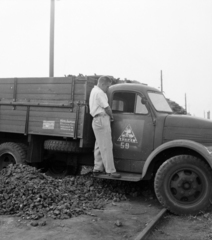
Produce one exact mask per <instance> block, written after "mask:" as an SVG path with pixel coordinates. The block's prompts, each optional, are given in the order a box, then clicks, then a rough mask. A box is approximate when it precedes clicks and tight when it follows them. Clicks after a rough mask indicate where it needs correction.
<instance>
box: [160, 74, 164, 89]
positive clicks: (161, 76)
mask: <svg viewBox="0 0 212 240" xmlns="http://www.w3.org/2000/svg"><path fill="white" fill-rule="evenodd" d="M160 84H161V87H160V89H161V92H162V93H163V73H162V70H160Z"/></svg>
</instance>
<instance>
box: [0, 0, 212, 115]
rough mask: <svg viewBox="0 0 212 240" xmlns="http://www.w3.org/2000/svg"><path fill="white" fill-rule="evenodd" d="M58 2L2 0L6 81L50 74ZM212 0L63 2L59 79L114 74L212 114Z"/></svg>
mask: <svg viewBox="0 0 212 240" xmlns="http://www.w3.org/2000/svg"><path fill="white" fill-rule="evenodd" d="M50 2H51V1H50V0H0V78H7V77H8V78H11V77H12V78H13V77H17V78H21V77H48V76H49V42H50ZM211 13H212V0H55V45H54V55H55V56H54V57H55V58H54V59H55V60H54V76H55V77H61V76H65V75H68V74H71V75H78V74H79V73H81V74H84V75H92V74H94V73H95V74H98V75H112V76H114V77H115V78H120V79H125V78H126V79H129V80H137V81H139V82H141V83H146V84H148V85H149V86H152V87H155V88H157V89H161V71H162V75H163V91H164V95H165V96H166V97H167V98H169V99H171V100H172V101H175V102H176V103H178V104H179V105H181V106H182V107H184V108H185V95H186V99H187V110H188V112H189V113H190V114H191V115H193V116H197V117H206V116H207V112H208V111H210V112H211V118H212V14H211Z"/></svg>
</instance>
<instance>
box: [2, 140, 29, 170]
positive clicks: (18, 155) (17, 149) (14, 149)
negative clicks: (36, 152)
mask: <svg viewBox="0 0 212 240" xmlns="http://www.w3.org/2000/svg"><path fill="white" fill-rule="evenodd" d="M25 161H26V152H25V150H24V149H23V148H22V147H21V146H20V145H19V144H17V143H13V142H7V143H2V144H1V145H0V170H2V169H3V168H5V167H7V166H8V165H9V164H16V163H22V164H24V163H25Z"/></svg>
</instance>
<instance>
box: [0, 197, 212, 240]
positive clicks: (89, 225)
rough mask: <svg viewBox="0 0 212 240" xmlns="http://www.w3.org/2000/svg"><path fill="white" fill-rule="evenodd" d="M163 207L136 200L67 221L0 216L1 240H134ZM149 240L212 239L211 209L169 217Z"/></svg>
mask: <svg viewBox="0 0 212 240" xmlns="http://www.w3.org/2000/svg"><path fill="white" fill-rule="evenodd" d="M161 208H162V207H161V206H160V204H159V203H158V201H157V199H156V198H152V197H151V198H150V199H148V198H145V197H135V198H132V199H130V200H127V201H123V202H118V203H110V204H108V205H107V206H106V207H105V209H104V210H92V211H91V212H88V213H87V215H81V216H79V217H75V218H71V219H66V220H53V219H51V218H49V219H44V218H43V219H40V220H38V221H32V220H22V219H20V218H18V217H14V216H2V215H1V216H0V240H58V239H61V240H91V239H92V240H121V239H126V240H128V239H129V240H133V239H135V237H136V236H137V235H138V234H139V233H140V232H141V231H142V229H144V228H145V227H146V225H147V224H148V223H149V222H150V221H151V220H152V218H153V217H154V216H155V215H156V214H157V213H158V212H159V211H160V210H161ZM31 224H35V225H36V224H38V225H37V226H32V225H31ZM148 239H149V240H184V239H186V240H209V239H212V207H211V208H210V209H209V210H208V211H207V212H205V213H202V214H201V215H199V216H187V217H183V216H175V215H172V214H167V215H166V216H165V218H164V219H163V221H162V222H161V224H160V225H159V226H157V228H156V229H155V230H154V232H153V233H152V235H150V236H149V238H148Z"/></svg>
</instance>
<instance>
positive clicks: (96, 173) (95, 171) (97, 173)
mask: <svg viewBox="0 0 212 240" xmlns="http://www.w3.org/2000/svg"><path fill="white" fill-rule="evenodd" d="M102 173H104V172H103V171H100V170H93V175H94V176H98V175H99V174H102Z"/></svg>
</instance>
